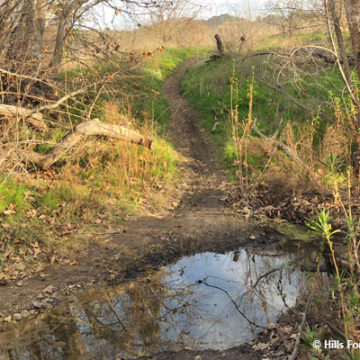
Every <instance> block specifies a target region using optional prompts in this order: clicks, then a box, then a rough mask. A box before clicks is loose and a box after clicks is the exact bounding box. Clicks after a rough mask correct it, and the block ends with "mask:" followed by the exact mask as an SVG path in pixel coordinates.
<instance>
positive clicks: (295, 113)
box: [182, 57, 343, 168]
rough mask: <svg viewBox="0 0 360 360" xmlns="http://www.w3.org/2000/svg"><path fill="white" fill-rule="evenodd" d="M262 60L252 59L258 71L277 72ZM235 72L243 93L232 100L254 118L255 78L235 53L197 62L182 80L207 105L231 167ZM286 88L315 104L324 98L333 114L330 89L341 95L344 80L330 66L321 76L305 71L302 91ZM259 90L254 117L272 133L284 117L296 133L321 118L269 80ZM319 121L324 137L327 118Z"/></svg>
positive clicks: (198, 103) (208, 120)
mask: <svg viewBox="0 0 360 360" xmlns="http://www.w3.org/2000/svg"><path fill="white" fill-rule="evenodd" d="M262 61H263V60H261V59H259V58H256V59H255V58H254V59H253V60H251V65H252V66H253V69H254V73H255V74H257V75H259V73H269V72H271V71H273V70H271V63H269V61H267V62H266V64H264V63H262ZM248 65H249V64H248ZM251 65H249V66H251ZM232 76H235V78H237V79H238V98H237V99H234V98H233V99H232V100H233V102H234V103H235V102H236V103H237V104H238V112H239V120H240V121H243V120H244V119H246V118H247V117H248V113H249V84H250V82H251V77H249V76H244V75H243V74H242V73H241V72H240V70H239V69H238V68H237V67H236V65H235V64H234V62H233V60H232V59H231V58H230V57H226V58H223V59H219V60H216V61H213V62H210V63H201V64H199V65H198V66H196V67H193V68H192V69H190V70H189V71H188V72H187V74H186V76H185V78H184V80H183V82H182V90H183V93H184V95H185V96H186V97H187V98H188V99H189V101H190V102H191V103H192V104H193V105H194V106H195V107H196V108H197V109H199V110H201V112H202V114H203V118H202V120H203V126H204V127H205V129H206V130H208V131H209V132H212V135H213V138H214V141H215V143H216V144H217V145H218V146H219V148H220V149H221V152H222V155H223V159H224V161H225V164H226V165H227V166H228V167H229V168H233V164H234V159H235V154H234V150H235V149H234V144H233V140H232V137H231V120H230V110H231V89H230V78H231V77H232ZM319 84H320V86H319ZM285 89H286V90H287V91H288V92H289V93H290V94H291V95H293V96H294V97H296V98H298V99H299V100H300V101H302V102H304V103H306V104H308V105H310V106H311V105H312V103H313V102H314V101H313V100H314V99H315V100H316V102H319V101H320V102H322V103H323V109H324V110H325V111H326V112H328V113H333V109H332V108H331V106H329V104H328V101H329V98H330V95H329V89H332V93H333V96H340V95H341V91H342V89H343V85H342V82H341V78H340V76H339V75H338V74H337V72H336V70H334V69H333V68H330V67H329V68H328V70H327V71H326V72H324V73H323V74H321V75H319V76H318V77H317V78H316V79H315V78H314V77H312V76H311V75H308V76H303V78H302V83H301V89H300V90H295V89H294V88H293V87H292V86H291V85H288V86H286V87H285ZM253 95H254V103H253V118H256V119H257V124H258V127H259V128H260V129H261V131H263V132H264V133H266V134H272V133H273V132H274V131H275V130H276V129H277V127H278V124H279V120H280V119H284V120H285V121H284V124H285V123H286V122H290V123H291V124H292V126H293V127H294V129H295V132H296V128H297V127H301V126H302V125H304V124H305V123H306V122H309V121H311V120H313V119H314V118H315V117H316V114H313V115H312V114H309V113H306V112H305V111H304V110H302V109H301V108H299V107H298V106H297V105H295V104H293V103H291V102H290V101H289V100H288V99H287V98H286V97H285V96H283V95H279V94H278V93H277V92H275V91H274V90H272V89H270V88H268V87H266V86H265V85H262V84H260V83H257V82H256V80H255V84H254V93H253ZM313 106H315V105H313ZM315 108H316V107H315ZM317 121H318V122H319V123H318V125H317V128H318V132H319V134H318V136H321V134H322V133H323V132H324V126H325V121H323V120H322V119H318V120H317ZM216 122H218V123H219V124H218V126H217V127H216V130H215V131H211V130H212V129H213V127H214V124H215V123H216ZM248 160H249V161H250V162H251V161H253V162H254V165H256V163H257V162H259V163H261V162H262V161H261V159H256V157H254V158H252V157H251V156H250V158H249V159H248ZM259 165H261V164H259Z"/></svg>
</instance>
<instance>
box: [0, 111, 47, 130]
mask: <svg viewBox="0 0 360 360" xmlns="http://www.w3.org/2000/svg"><path fill="white" fill-rule="evenodd" d="M0 115H3V116H7V117H11V118H17V117H19V118H22V119H25V120H26V121H28V122H29V123H30V124H31V125H33V126H35V127H36V128H38V129H41V130H43V131H45V130H47V125H46V124H45V121H44V118H43V115H42V114H41V113H39V112H33V111H32V110H29V109H25V108H23V107H20V106H14V105H6V104H0Z"/></svg>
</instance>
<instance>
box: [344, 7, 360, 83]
mask: <svg viewBox="0 0 360 360" xmlns="http://www.w3.org/2000/svg"><path fill="white" fill-rule="evenodd" d="M345 9H346V18H347V22H348V27H349V31H350V37H351V43H352V48H353V55H354V61H355V68H356V71H357V74H358V76H359V79H360V4H359V0H345Z"/></svg>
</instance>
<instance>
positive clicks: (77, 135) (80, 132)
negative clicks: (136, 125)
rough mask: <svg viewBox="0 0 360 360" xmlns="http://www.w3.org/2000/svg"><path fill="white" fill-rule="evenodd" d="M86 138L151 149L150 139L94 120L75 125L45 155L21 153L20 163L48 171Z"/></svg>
mask: <svg viewBox="0 0 360 360" xmlns="http://www.w3.org/2000/svg"><path fill="white" fill-rule="evenodd" d="M86 136H106V137H108V138H113V139H119V140H123V141H128V142H131V143H133V144H137V145H141V146H145V147H147V148H149V149H152V143H153V140H152V139H149V138H147V137H146V136H143V135H141V134H140V133H138V132H137V131H135V130H131V129H128V128H126V127H124V126H119V125H114V124H106V123H103V122H101V121H99V120H97V119H95V120H90V121H87V122H84V123H81V124H79V125H77V126H76V127H75V128H74V130H73V131H72V132H70V133H68V134H67V135H65V136H64V137H63V138H62V140H61V141H60V142H59V143H57V144H56V145H54V147H53V148H52V149H50V150H49V151H48V152H47V153H45V154H39V153H37V152H34V151H26V150H24V151H21V161H29V162H31V163H33V164H34V165H36V166H39V167H41V168H42V169H44V170H45V169H48V168H49V167H50V166H51V165H52V164H54V163H55V162H56V161H57V160H59V159H60V157H61V156H63V155H64V154H65V153H66V152H67V151H68V150H70V149H71V148H72V147H73V146H75V145H76V144H77V143H78V142H79V141H80V140H81V139H82V138H84V137H86Z"/></svg>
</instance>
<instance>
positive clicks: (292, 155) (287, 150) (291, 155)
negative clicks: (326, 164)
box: [252, 124, 323, 189]
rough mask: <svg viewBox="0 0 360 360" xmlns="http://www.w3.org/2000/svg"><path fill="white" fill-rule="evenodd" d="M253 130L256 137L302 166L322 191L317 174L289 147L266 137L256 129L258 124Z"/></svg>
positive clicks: (254, 125) (253, 126)
mask: <svg viewBox="0 0 360 360" xmlns="http://www.w3.org/2000/svg"><path fill="white" fill-rule="evenodd" d="M252 130H253V131H254V132H255V134H256V135H258V136H259V137H260V138H261V139H264V140H266V141H268V142H270V143H271V144H272V145H273V146H274V147H276V148H277V149H279V150H281V151H283V152H284V153H285V154H286V155H287V156H288V157H289V158H290V159H291V160H294V161H295V162H296V163H297V164H298V165H300V167H301V168H303V169H304V170H305V171H306V173H307V175H308V176H309V179H310V181H311V182H312V183H313V184H314V185H315V186H316V187H317V188H318V189H322V188H323V186H322V184H321V183H320V181H319V179H318V177H317V176H316V174H315V173H314V172H313V171H312V170H311V169H310V168H309V166H307V165H306V164H305V163H304V162H303V161H302V160H301V159H300V158H299V157H298V156H297V154H295V153H294V152H293V151H292V150H291V149H290V148H289V147H288V146H286V145H285V144H283V143H281V142H280V141H277V140H275V139H274V138H269V137H267V136H265V135H264V134H263V133H262V132H260V130H259V129H258V128H257V127H256V124H253V125H252Z"/></svg>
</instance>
